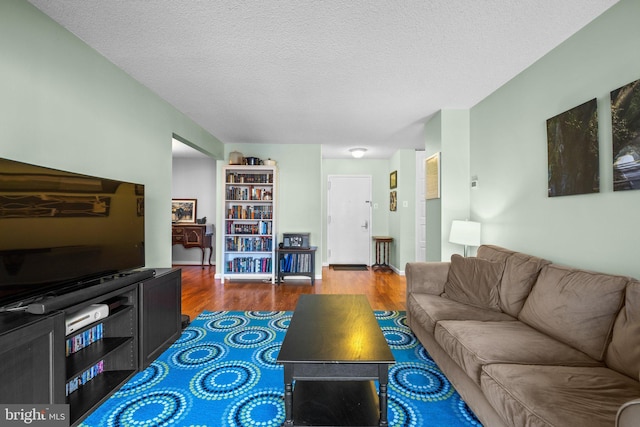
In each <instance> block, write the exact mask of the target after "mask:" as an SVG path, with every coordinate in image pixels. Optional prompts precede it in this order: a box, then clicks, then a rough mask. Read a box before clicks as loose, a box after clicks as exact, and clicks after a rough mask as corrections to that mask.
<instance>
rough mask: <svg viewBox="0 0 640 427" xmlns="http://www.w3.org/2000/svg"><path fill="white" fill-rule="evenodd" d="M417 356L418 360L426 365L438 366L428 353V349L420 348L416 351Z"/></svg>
mask: <svg viewBox="0 0 640 427" xmlns="http://www.w3.org/2000/svg"><path fill="white" fill-rule="evenodd" d="M415 355H416V357H417V358H418V359H420V360H422V361H423V362H425V363H428V364H430V365H434V366H436V362H434V360H433V359H432V358H431V355H430V354H429V353H428V352H427V349H426V348H424V347H423V346H421V345H420V346H418V347H417V348H416V351H415Z"/></svg>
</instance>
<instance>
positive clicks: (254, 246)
mask: <svg viewBox="0 0 640 427" xmlns="http://www.w3.org/2000/svg"><path fill="white" fill-rule="evenodd" d="M225 247H226V249H227V251H230V252H269V251H272V250H273V239H272V238H271V237H237V236H236V237H227V238H226V239H225Z"/></svg>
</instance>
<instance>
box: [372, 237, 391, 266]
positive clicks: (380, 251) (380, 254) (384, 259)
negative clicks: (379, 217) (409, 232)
mask: <svg viewBox="0 0 640 427" xmlns="http://www.w3.org/2000/svg"><path fill="white" fill-rule="evenodd" d="M373 240H375V242H376V263H375V264H373V265H372V266H371V268H372V269H374V270H382V271H393V269H392V268H391V266H390V265H389V245H390V244H391V242H393V237H389V236H373Z"/></svg>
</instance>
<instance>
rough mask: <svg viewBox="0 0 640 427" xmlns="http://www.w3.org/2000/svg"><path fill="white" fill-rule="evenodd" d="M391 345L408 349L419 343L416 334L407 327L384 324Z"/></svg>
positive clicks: (383, 330)
mask: <svg viewBox="0 0 640 427" xmlns="http://www.w3.org/2000/svg"><path fill="white" fill-rule="evenodd" d="M380 329H382V333H383V334H384V337H385V339H386V340H387V343H388V344H389V347H391V348H396V349H398V350H406V349H409V348H413V347H415V346H416V345H418V340H417V339H416V337H415V335H413V334H412V333H411V331H408V330H407V329H406V328H396V327H395V326H384V327H382V328H380Z"/></svg>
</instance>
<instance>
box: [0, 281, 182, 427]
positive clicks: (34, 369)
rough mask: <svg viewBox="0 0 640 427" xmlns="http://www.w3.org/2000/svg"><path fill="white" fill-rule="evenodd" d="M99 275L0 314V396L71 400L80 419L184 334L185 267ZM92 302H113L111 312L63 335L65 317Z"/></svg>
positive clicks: (5, 399) (72, 413) (73, 416)
mask: <svg viewBox="0 0 640 427" xmlns="http://www.w3.org/2000/svg"><path fill="white" fill-rule="evenodd" d="M154 272H155V275H154V274H153V273H154ZM98 282H101V283H98V284H96V285H93V286H88V287H86V288H83V289H79V290H75V291H71V292H68V293H65V294H61V295H58V296H52V297H46V298H43V299H42V300H40V301H37V302H34V303H33V304H30V305H29V306H30V308H31V310H32V312H36V313H41V314H32V313H31V312H25V311H11V312H2V313H0V349H2V351H0V378H1V379H2V387H0V402H2V403H3V404H34V405H35V404H64V403H66V404H68V405H69V425H71V426H77V425H79V424H80V423H81V422H82V420H83V419H84V418H85V417H87V415H89V414H90V413H91V412H92V411H93V410H94V409H95V408H97V407H98V406H99V405H100V404H102V403H103V402H104V401H105V400H106V399H108V398H109V396H111V395H112V394H113V393H115V392H116V391H117V390H118V389H119V388H120V387H121V386H122V385H123V384H125V383H126V382H127V381H128V380H129V379H131V378H132V377H133V376H134V375H135V374H136V373H137V372H140V371H141V370H143V369H145V368H146V367H147V366H149V364H151V363H152V362H153V360H155V359H156V358H157V357H158V356H159V355H160V354H161V353H162V352H163V351H165V350H166V349H167V348H168V347H169V346H170V345H171V344H173V342H175V340H176V339H178V338H179V337H180V334H181V333H182V316H181V314H182V304H181V289H182V276H181V270H180V269H173V268H159V269H152V270H141V271H135V272H132V273H131V274H125V275H119V274H116V275H114V276H112V277H111V278H108V279H105V280H98ZM92 304H107V305H109V307H110V309H109V315H108V316H107V317H102V318H100V319H99V320H96V321H95V322H94V323H91V324H88V325H85V326H83V327H82V328H80V329H78V330H76V331H73V332H71V333H69V335H66V334H65V319H67V318H70V317H72V316H74V315H75V314H77V313H79V312H81V311H82V310H84V309H86V308H87V307H88V306H90V305H92ZM78 342H81V343H82V344H80V345H79V346H78V344H77V343H78Z"/></svg>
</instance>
